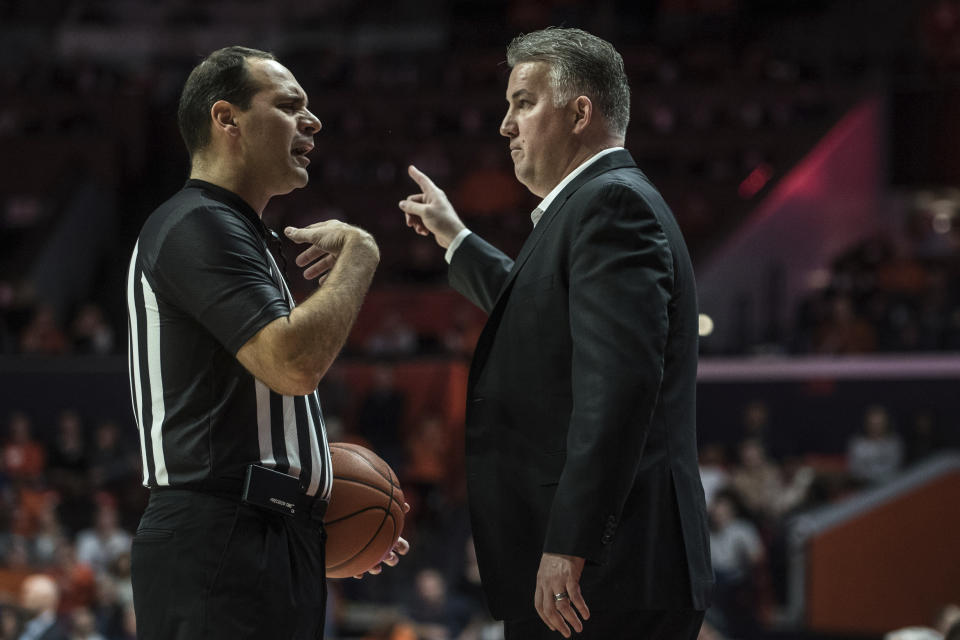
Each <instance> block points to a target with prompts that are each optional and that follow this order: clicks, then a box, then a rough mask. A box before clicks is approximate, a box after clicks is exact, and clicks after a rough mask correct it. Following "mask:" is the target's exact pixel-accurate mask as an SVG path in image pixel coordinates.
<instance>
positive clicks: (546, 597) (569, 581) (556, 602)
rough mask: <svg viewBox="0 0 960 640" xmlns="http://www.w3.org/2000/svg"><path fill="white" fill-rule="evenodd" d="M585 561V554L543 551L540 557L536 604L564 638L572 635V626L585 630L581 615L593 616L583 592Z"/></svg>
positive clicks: (583, 617)
mask: <svg viewBox="0 0 960 640" xmlns="http://www.w3.org/2000/svg"><path fill="white" fill-rule="evenodd" d="M585 562H586V560H585V559H584V558H579V557H577V556H565V555H560V554H557V553H544V554H543V557H542V558H541V559H540V570H539V571H537V592H536V595H535V596H534V606H535V607H536V609H537V613H538V614H539V615H540V619H541V620H543V623H544V624H545V625H547V626H548V627H549V628H550V629H551V630H553V631H559V632H560V633H561V634H562V635H563V637H564V638H569V637H570V628H571V627H572V628H573V630H574V631H576V632H577V633H580V632H581V631H583V622H582V621H581V619H582V620H588V619H589V618H590V609H588V608H587V603H586V602H584V600H583V595H582V594H581V593H580V574H581V573H583V565H584V564H585ZM558 596H559V597H558ZM578 613H579V614H580V615H579V616H578V615H577V614H578ZM568 625H569V626H568Z"/></svg>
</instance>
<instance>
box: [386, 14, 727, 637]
mask: <svg viewBox="0 0 960 640" xmlns="http://www.w3.org/2000/svg"><path fill="white" fill-rule="evenodd" d="M507 63H508V64H509V65H510V67H511V69H512V71H511V73H510V79H509V82H508V85H507V91H506V98H507V103H508V107H507V113H506V116H505V117H504V119H503V122H502V124H501V125H500V133H501V134H502V135H503V136H505V137H506V138H507V139H508V141H509V146H510V154H511V157H512V159H513V164H514V170H515V173H516V176H517V179H518V180H519V181H520V182H521V183H523V184H524V185H525V186H526V187H527V188H528V189H530V191H531V192H532V193H534V194H536V195H537V196H539V197H541V198H543V201H542V202H541V203H540V206H538V207H537V208H536V210H534V212H533V214H532V216H531V217H532V220H533V225H534V227H533V231H532V232H531V234H530V236H529V237H528V238H527V240H526V243H525V244H524V245H523V248H522V249H521V250H520V254H519V256H518V257H517V259H516V260H511V259H510V258H508V257H507V256H506V255H504V254H503V253H502V252H500V251H499V250H497V249H496V248H494V247H492V246H491V245H489V244H488V243H486V242H485V241H484V240H482V239H481V238H480V237H478V236H477V235H476V234H473V233H471V232H470V231H468V230H467V229H466V228H465V227H464V225H463V223H462V222H461V221H460V219H459V218H458V217H457V214H456V212H455V211H454V210H453V208H452V207H451V206H450V204H449V202H448V201H447V199H446V196H445V195H444V194H443V192H442V191H440V190H439V189H438V188H437V187H436V186H435V185H434V184H433V183H432V182H431V181H430V180H429V178H427V177H426V176H425V175H423V174H422V173H420V172H419V171H417V170H416V169H415V168H413V167H411V169H410V174H411V177H413V179H414V180H415V181H416V182H417V184H418V185H419V186H420V188H421V190H422V193H419V194H416V195H413V196H410V197H409V198H407V199H406V200H404V201H402V202H401V203H400V208H401V209H402V210H403V211H404V212H405V214H406V220H407V224H408V225H409V226H412V227H413V228H414V230H415V231H417V232H418V233H420V234H421V235H428V234H431V233H432V234H433V235H434V237H435V238H436V241H437V243H438V244H439V245H440V246H441V247H445V248H446V249H447V260H448V261H449V262H450V282H451V284H452V285H453V287H454V288H456V289H457V290H458V291H459V292H461V293H462V294H463V295H465V296H466V297H468V298H469V299H470V300H472V301H473V302H474V303H476V304H477V305H478V306H480V307H481V308H483V309H484V310H485V311H487V312H488V314H489V319H488V321H487V324H486V327H485V328H484V330H483V333H482V334H481V336H480V338H479V341H478V343H477V347H476V351H475V353H474V358H473V363H472V366H471V370H470V378H469V383H468V398H467V402H468V404H467V419H466V420H467V424H466V446H467V479H468V488H469V499H470V512H471V519H472V524H473V534H474V539H475V543H476V547H477V556H478V560H479V563H480V574H481V578H482V580H483V586H484V590H485V593H486V596H487V599H488V603H489V605H490V608H491V610H492V612H493V614H494V615H495V616H496V617H498V618H504V619H505V620H506V625H505V626H506V636H507V639H508V640H537V639H539V638H555V637H556V633H553V632H552V631H550V630H554V631H559V632H560V633H561V634H562V635H563V636H564V637H569V636H570V633H571V628H572V629H573V630H574V631H577V632H581V635H580V636H579V637H582V638H589V639H596V640H601V639H602V640H619V639H624V640H625V639H631V640H632V639H634V638H644V639H648V640H649V639H664V640H666V639H671V640H672V639H676V638H690V639H693V638H696V636H697V632H698V630H699V628H700V624H701V622H702V619H703V611H704V610H705V609H706V608H707V606H708V600H709V592H710V588H711V584H712V577H711V570H710V558H709V547H708V541H707V525H706V514H705V509H704V500H703V490H702V488H701V484H700V479H699V475H698V470H697V454H696V428H695V382H696V371H697V302H696V293H695V289H694V278H693V270H692V268H691V264H690V258H689V256H688V254H687V249H686V246H685V244H684V241H683V237H682V236H681V233H680V229H679V227H678V226H677V222H676V220H675V219H674V217H673V215H672V213H671V212H670V209H669V208H668V207H667V205H666V203H665V202H664V201H663V199H662V198H661V196H660V194H659V193H658V192H657V190H656V189H655V188H654V187H653V185H651V184H650V182H649V181H648V180H647V178H646V176H644V174H643V173H641V172H640V170H639V169H637V167H636V165H635V164H634V162H633V160H632V158H631V157H630V154H629V153H628V152H627V151H626V150H624V149H623V144H624V135H625V132H626V128H627V121H628V118H629V112H630V101H629V87H628V85H627V79H626V75H625V73H624V69H623V61H622V59H621V57H620V55H619V54H618V53H617V52H616V50H614V48H613V47H612V46H611V45H610V44H609V43H607V42H605V41H603V40H601V39H599V38H596V37H594V36H592V35H590V34H588V33H586V32H584V31H581V30H578V29H547V30H544V31H538V32H535V33H530V34H527V35H525V36H521V37H518V38H516V39H515V40H514V41H513V42H512V43H511V44H510V46H509V48H508V49H507ZM588 603H589V607H588Z"/></svg>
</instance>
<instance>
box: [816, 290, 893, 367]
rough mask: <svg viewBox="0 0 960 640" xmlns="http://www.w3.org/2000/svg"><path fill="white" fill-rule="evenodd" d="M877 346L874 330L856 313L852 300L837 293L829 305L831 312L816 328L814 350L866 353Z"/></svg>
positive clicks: (836, 353) (818, 351)
mask: <svg viewBox="0 0 960 640" xmlns="http://www.w3.org/2000/svg"><path fill="white" fill-rule="evenodd" d="M876 346H877V338H876V331H875V330H874V328H873V327H872V326H871V325H870V323H868V322H867V321H866V320H864V319H863V318H861V317H860V316H859V315H857V313H856V311H855V309H854V306H853V301H852V300H851V299H850V298H849V297H848V296H845V295H837V296H836V297H835V298H834V299H833V303H832V305H831V314H830V316H829V317H828V318H827V320H826V322H825V323H824V324H822V325H821V326H820V328H819V329H818V330H817V335H816V338H815V343H814V350H815V351H816V352H817V353H826V354H834V355H839V354H849V353H868V352H871V351H874V350H875V349H876Z"/></svg>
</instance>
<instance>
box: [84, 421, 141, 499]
mask: <svg viewBox="0 0 960 640" xmlns="http://www.w3.org/2000/svg"><path fill="white" fill-rule="evenodd" d="M139 469H140V457H139V456H138V455H137V454H136V452H134V451H133V449H132V448H131V447H130V446H128V444H127V442H126V441H125V440H124V439H123V438H121V436H120V429H119V427H117V423H116V422H114V421H113V420H102V421H101V422H100V423H99V424H98V425H97V428H96V430H95V431H94V437H93V450H92V452H91V454H90V484H91V485H92V487H93V488H95V489H103V490H106V491H109V492H111V493H113V494H114V495H117V494H119V493H121V492H122V491H124V490H126V489H127V488H128V487H129V485H130V482H131V480H133V479H134V478H135V477H137V476H138V475H139V474H140V471H139Z"/></svg>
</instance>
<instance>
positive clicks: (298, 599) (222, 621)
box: [132, 489, 327, 640]
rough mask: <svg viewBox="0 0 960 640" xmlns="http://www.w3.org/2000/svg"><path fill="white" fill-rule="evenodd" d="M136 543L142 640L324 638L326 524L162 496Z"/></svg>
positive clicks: (191, 494)
mask: <svg viewBox="0 0 960 640" xmlns="http://www.w3.org/2000/svg"><path fill="white" fill-rule="evenodd" d="M150 493H151V495H150V502H149V504H148V505H147V509H146V511H145V512H144V514H143V518H142V519H141V520H140V526H139V528H138V529H137V534H136V535H135V536H134V538H133V552H132V572H133V604H134V609H135V610H136V615H137V638H139V639H140V640H200V639H203V640H207V639H211V640H213V639H219V638H223V639H224V640H226V639H228V638H229V639H230V640H241V639H245V638H257V639H258V640H259V639H263V638H271V639H277V640H287V639H288V638H289V639H296V640H307V639H309V640H316V639H318V638H320V639H322V638H323V622H324V609H325V605H326V596H327V592H326V582H325V575H324V555H323V553H324V539H325V534H324V532H323V528H322V525H320V524H319V523H314V522H311V521H309V520H299V519H294V518H291V517H288V516H284V515H281V514H275V513H272V512H269V511H265V510H261V509H258V508H257V507H252V506H250V505H246V504H242V503H241V502H240V500H239V498H238V499H236V500H233V499H229V498H226V497H221V496H219V495H213V494H209V493H200V492H196V491H185V490H178V489H160V490H157V489H155V490H153V491H151V492H150Z"/></svg>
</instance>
